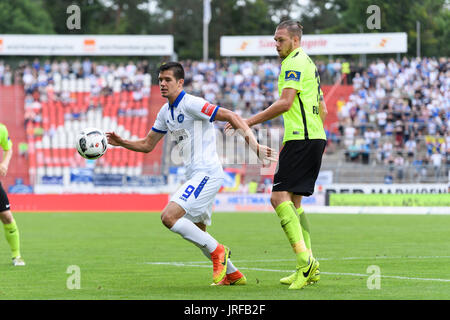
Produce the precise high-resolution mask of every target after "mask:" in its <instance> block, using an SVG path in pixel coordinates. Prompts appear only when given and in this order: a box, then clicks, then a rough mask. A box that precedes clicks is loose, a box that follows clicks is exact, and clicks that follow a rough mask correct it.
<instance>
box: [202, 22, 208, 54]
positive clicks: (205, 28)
mask: <svg viewBox="0 0 450 320" xmlns="http://www.w3.org/2000/svg"><path fill="white" fill-rule="evenodd" d="M203 61H204V62H206V61H208V24H207V23H204V24H203Z"/></svg>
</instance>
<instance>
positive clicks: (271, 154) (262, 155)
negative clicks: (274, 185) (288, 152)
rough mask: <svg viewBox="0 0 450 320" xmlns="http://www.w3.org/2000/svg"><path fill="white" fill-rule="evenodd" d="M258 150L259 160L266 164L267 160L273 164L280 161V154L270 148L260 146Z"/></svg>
mask: <svg viewBox="0 0 450 320" xmlns="http://www.w3.org/2000/svg"><path fill="white" fill-rule="evenodd" d="M256 150H257V151H256V154H257V155H258V158H259V160H261V161H262V162H265V160H269V161H272V162H276V161H278V154H277V152H276V151H275V150H273V149H272V148H269V147H268V146H265V145H262V144H258V147H257V149H256Z"/></svg>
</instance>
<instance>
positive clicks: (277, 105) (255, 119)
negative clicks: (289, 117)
mask: <svg viewBox="0 0 450 320" xmlns="http://www.w3.org/2000/svg"><path fill="white" fill-rule="evenodd" d="M296 96H297V89H294V88H284V89H283V91H282V92H281V96H280V98H279V99H278V100H277V101H275V102H274V103H272V104H271V105H270V106H269V107H268V108H267V109H265V110H264V111H261V112H260V113H257V114H255V115H254V116H252V117H251V118H249V119H247V120H245V122H246V123H247V125H248V126H249V127H251V126H254V125H255V124H258V123H262V122H265V121H267V120H271V119H273V118H276V117H278V116H279V115H281V114H283V113H285V112H286V111H288V110H289V109H290V108H291V106H292V103H293V102H294V99H295V97H296ZM230 130H232V126H231V124H230V123H227V124H226V125H225V132H226V133H228V132H229V131H230Z"/></svg>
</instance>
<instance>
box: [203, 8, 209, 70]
mask: <svg viewBox="0 0 450 320" xmlns="http://www.w3.org/2000/svg"><path fill="white" fill-rule="evenodd" d="M210 21H211V0H203V61H204V62H206V61H208V26H209V22H210Z"/></svg>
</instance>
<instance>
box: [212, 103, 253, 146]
mask: <svg viewBox="0 0 450 320" xmlns="http://www.w3.org/2000/svg"><path fill="white" fill-rule="evenodd" d="M214 120H218V121H226V122H228V123H229V124H231V126H232V127H233V128H234V129H235V130H238V132H239V134H240V135H242V136H243V137H244V139H245V141H246V142H247V143H248V145H249V146H250V148H252V150H254V151H255V152H256V153H258V145H259V144H258V141H257V140H256V138H255V135H254V134H253V132H252V130H251V129H250V127H249V126H248V124H247V123H246V121H245V120H244V119H242V118H241V117H240V116H239V115H238V114H236V113H235V112H233V111H230V110H228V109H225V108H219V109H218V111H217V113H216V117H215V118H214Z"/></svg>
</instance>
